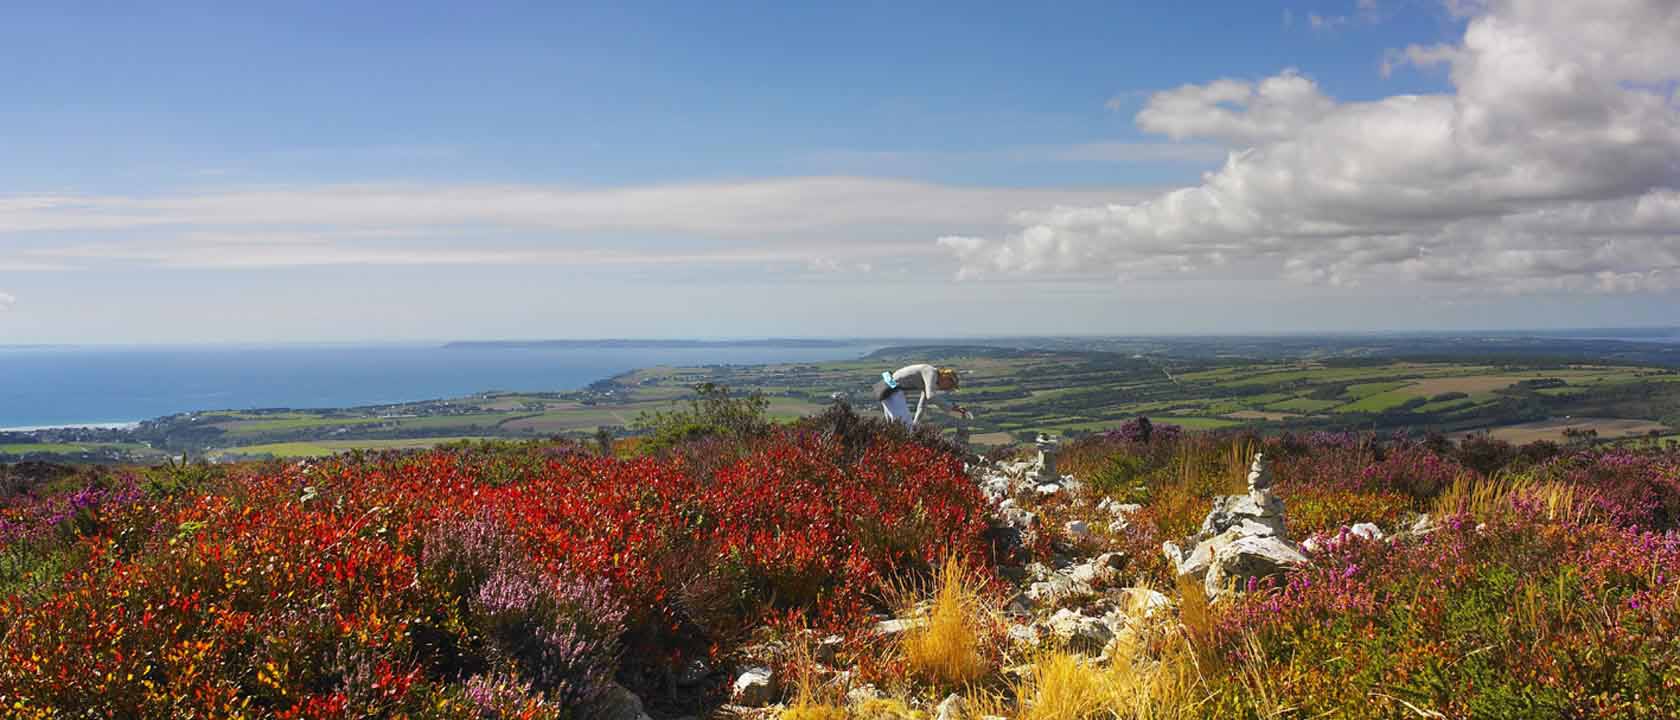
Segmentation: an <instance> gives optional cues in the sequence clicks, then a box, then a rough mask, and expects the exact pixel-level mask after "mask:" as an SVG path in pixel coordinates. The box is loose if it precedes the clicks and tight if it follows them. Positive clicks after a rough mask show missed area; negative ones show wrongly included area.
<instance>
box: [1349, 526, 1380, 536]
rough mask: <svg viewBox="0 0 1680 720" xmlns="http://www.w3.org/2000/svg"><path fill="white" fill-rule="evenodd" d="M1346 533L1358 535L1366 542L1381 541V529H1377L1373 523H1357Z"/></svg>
mask: <svg viewBox="0 0 1680 720" xmlns="http://www.w3.org/2000/svg"><path fill="white" fill-rule="evenodd" d="M1348 532H1351V533H1353V534H1355V535H1358V536H1359V537H1362V538H1365V539H1366V540H1381V539H1383V531H1382V528H1380V527H1377V526H1376V524H1374V523H1358V524H1355V525H1354V526H1353V527H1352V528H1351V529H1350V530H1349V531H1348Z"/></svg>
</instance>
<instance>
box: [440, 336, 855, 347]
mask: <svg viewBox="0 0 1680 720" xmlns="http://www.w3.org/2000/svg"><path fill="white" fill-rule="evenodd" d="M860 342H863V341H862V340H856V339H853V340H825V339H811V338H763V339H755V340H659V339H633V338H623V339H603V340H464V341H457V342H451V343H446V344H445V345H444V346H443V347H444V349H446V350H519V349H543V350H555V349H567V350H570V349H578V348H610V349H614V350H650V349H661V350H664V349H685V348H843V347H852V346H856V345H858V344H859V343H860Z"/></svg>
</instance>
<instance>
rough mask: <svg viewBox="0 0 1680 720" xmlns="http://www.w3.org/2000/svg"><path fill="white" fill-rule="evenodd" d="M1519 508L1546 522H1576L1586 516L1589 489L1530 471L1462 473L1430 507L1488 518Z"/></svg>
mask: <svg viewBox="0 0 1680 720" xmlns="http://www.w3.org/2000/svg"><path fill="white" fill-rule="evenodd" d="M1519 507H1521V508H1523V509H1527V510H1531V511H1535V512H1537V513H1538V514H1539V515H1540V517H1543V518H1545V519H1546V520H1549V521H1553V522H1571V523H1576V522H1582V521H1585V520H1586V519H1587V515H1588V513H1589V512H1590V511H1591V509H1592V502H1591V495H1590V492H1588V491H1585V490H1584V489H1582V488H1580V487H1578V486H1576V485H1573V484H1570V483H1564V482H1557V481H1554V480H1540V479H1538V478H1536V477H1535V476H1534V475H1533V474H1531V473H1508V472H1498V473H1495V474H1494V475H1493V476H1492V477H1488V478H1483V477H1480V476H1477V475H1474V474H1471V473H1461V474H1459V475H1458V477H1457V478H1455V479H1454V480H1453V482H1452V484H1451V485H1449V486H1447V489H1446V490H1444V491H1443V492H1442V493H1441V494H1440V496H1438V497H1436V498H1435V502H1434V505H1433V510H1434V512H1435V513H1436V514H1437V516H1444V515H1456V514H1459V513H1463V514H1466V515H1469V516H1470V517H1472V518H1475V519H1477V520H1480V521H1487V520H1494V519H1498V518H1501V517H1504V516H1506V515H1508V514H1509V513H1510V512H1512V511H1513V510H1515V509H1517V508H1519Z"/></svg>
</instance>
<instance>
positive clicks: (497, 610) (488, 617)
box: [470, 567, 625, 707]
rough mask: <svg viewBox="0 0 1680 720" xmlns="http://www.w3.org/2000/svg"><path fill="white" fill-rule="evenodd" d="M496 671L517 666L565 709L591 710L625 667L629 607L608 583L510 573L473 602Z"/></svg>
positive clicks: (499, 575) (495, 577) (489, 583)
mask: <svg viewBox="0 0 1680 720" xmlns="http://www.w3.org/2000/svg"><path fill="white" fill-rule="evenodd" d="M470 605H471V607H472V611H473V613H472V614H473V617H474V620H475V622H476V624H477V625H478V627H479V628H480V630H481V632H482V633H483V636H484V637H485V638H486V640H487V644H488V646H489V647H488V652H487V653H486V654H487V656H488V658H489V660H490V662H491V663H492V664H493V665H496V666H500V667H507V668H511V669H513V670H514V671H515V673H516V675H517V676H518V677H519V678H520V679H522V680H524V681H525V682H528V683H530V686H531V688H532V689H534V690H535V691H537V692H540V693H544V694H545V695H546V696H547V697H548V698H550V699H552V700H554V701H556V702H558V703H559V704H560V705H561V706H562V707H565V706H569V705H587V704H589V703H590V702H592V701H594V700H595V699H596V698H597V697H599V696H600V695H601V693H603V692H605V691H606V690H607V688H608V687H609V685H610V683H611V682H612V676H613V672H614V670H616V669H617V667H618V659H619V654H620V652H621V647H620V636H622V635H623V633H624V615H625V610H624V607H623V605H621V604H620V603H618V602H617V601H616V600H614V599H613V598H612V596H611V595H610V594H609V592H608V588H607V583H606V581H605V580H600V579H597V580H593V581H590V580H572V579H564V578H557V577H553V576H548V575H543V574H539V573H535V572H530V571H524V570H521V569H518V568H515V567H503V568H500V569H498V570H497V571H496V572H495V573H494V574H492V575H491V576H490V578H489V579H488V580H486V581H485V583H484V584H483V585H482V586H480V587H479V588H478V592H477V593H476V594H475V595H474V596H473V598H472V601H471V603H470Z"/></svg>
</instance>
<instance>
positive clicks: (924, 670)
mask: <svg viewBox="0 0 1680 720" xmlns="http://www.w3.org/2000/svg"><path fill="white" fill-rule="evenodd" d="M981 587H982V581H981V580H980V578H978V577H977V576H975V575H974V574H973V573H971V572H969V571H968V570H967V569H965V568H964V566H963V565H962V563H961V562H959V561H958V560H957V558H956V556H954V555H953V556H950V557H948V558H947V559H946V560H945V563H944V565H943V566H942V567H941V568H940V571H939V577H938V578H937V580H936V582H935V585H934V588H933V598H932V603H931V606H930V607H929V608H928V610H927V614H926V622H925V623H924V624H922V625H921V626H919V627H916V628H914V629H911V630H910V631H908V632H906V633H905V634H904V640H903V651H904V658H905V661H906V663H907V665H908V667H909V669H910V672H911V673H912V674H914V675H916V676H917V677H918V678H920V679H922V680H924V681H927V682H930V683H933V684H936V685H940V686H943V687H958V686H965V685H969V684H971V683H973V682H975V681H976V680H979V679H980V678H982V677H984V676H985V675H987V674H988V673H990V672H991V670H992V662H991V660H990V658H989V657H988V650H989V645H990V644H991V643H990V637H989V636H990V635H991V634H992V631H993V629H994V628H995V627H996V622H995V619H994V618H993V617H992V615H993V613H992V612H991V611H990V610H989V609H988V608H987V605H986V603H985V601H984V598H983V597H982V595H981Z"/></svg>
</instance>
